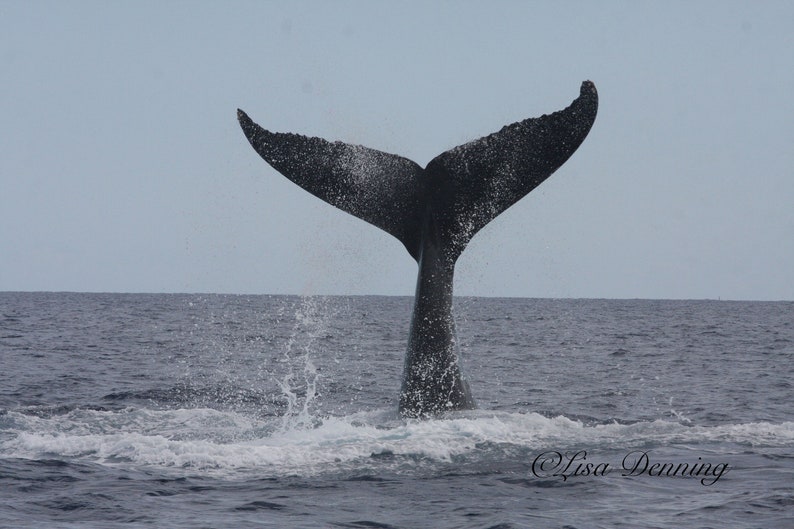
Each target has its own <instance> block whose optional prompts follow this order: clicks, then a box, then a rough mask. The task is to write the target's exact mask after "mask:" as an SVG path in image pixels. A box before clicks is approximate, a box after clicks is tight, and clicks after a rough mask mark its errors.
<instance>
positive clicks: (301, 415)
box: [276, 296, 327, 432]
mask: <svg viewBox="0 0 794 529" xmlns="http://www.w3.org/2000/svg"><path fill="white" fill-rule="evenodd" d="M325 305H326V304H325V303H324V302H323V300H322V298H319V297H315V296H307V297H302V298H301V301H300V305H299V306H298V308H297V309H296V312H295V324H294V326H293V328H292V333H291V334H290V337H289V339H288V340H287V343H286V345H285V347H284V354H283V355H282V357H281V362H282V363H284V364H285V366H286V374H285V375H284V376H283V377H281V378H280V379H276V383H277V384H278V386H279V388H280V389H281V391H282V393H283V395H284V397H285V398H286V401H287V409H286V411H285V412H284V415H283V416H282V417H281V428H280V430H281V431H282V432H284V431H289V430H296V429H309V428H313V427H315V426H316V424H315V419H314V418H313V416H312V409H313V405H314V404H315V401H316V400H317V398H318V397H319V394H318V392H317V383H318V380H319V378H320V373H319V371H318V369H317V367H316V366H315V365H314V362H313V361H312V355H315V354H321V353H322V347H321V345H320V338H321V337H323V336H324V335H325V334H326V327H327V323H326V318H325V316H324V315H325V310H324V308H325Z"/></svg>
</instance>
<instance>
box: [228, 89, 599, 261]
mask: <svg viewBox="0 0 794 529" xmlns="http://www.w3.org/2000/svg"><path fill="white" fill-rule="evenodd" d="M597 110H598V94H597V92H596V89H595V85H594V84H593V83H592V82H590V81H585V82H584V83H582V86H581V90H580V95H579V97H578V98H577V99H575V100H574V101H573V103H571V105H570V106H568V107H567V108H565V109H564V110H561V111H559V112H555V113H553V114H549V115H543V116H541V117H538V118H531V119H526V120H524V121H519V122H517V123H514V124H512V125H507V126H506V127H504V128H502V130H500V131H499V132H495V133H493V134H490V135H488V136H485V137H483V138H480V139H478V140H474V141H472V142H469V143H466V144H464V145H460V146H458V147H455V148H453V149H450V150H448V151H446V152H444V153H442V154H440V155H438V156H437V157H436V158H434V159H433V160H432V161H431V162H430V163H429V164H428V165H427V167H426V168H425V169H422V168H421V167H420V166H419V165H418V164H416V163H415V162H413V161H411V160H408V159H407V158H403V157H401V156H397V155H395V154H389V153H385V152H382V151H378V150H375V149H370V148H367V147H363V146H360V145H351V144H347V143H342V142H338V141H337V142H329V141H327V140H324V139H322V138H313V137H306V136H301V135H298V134H289V133H278V132H270V131H268V130H265V129H263V128H262V127H260V126H259V125H257V124H256V123H254V122H253V121H252V120H251V118H249V117H248V116H247V115H246V114H245V112H243V111H242V110H238V111H237V116H238V119H239V121H240V126H241V127H242V129H243V132H244V133H245V136H246V137H247V138H248V141H249V142H250V143H251V146H252V147H253V148H254V149H255V150H256V152H257V153H259V155H260V156H261V157H262V158H263V159H264V160H265V161H266V162H267V163H268V164H270V165H271V166H272V167H273V168H274V169H276V170H277V171H278V172H280V173H281V174H283V175H284V176H286V177H287V178H288V179H290V180H291V181H293V182H294V183H296V184H298V185H299V186H300V187H302V188H303V189H305V190H306V191H308V192H309V193H311V194H313V195H314V196H316V197H318V198H321V199H322V200H324V201H326V202H328V203H329V204H331V205H333V206H336V207H337V208H339V209H341V210H343V211H345V212H347V213H350V214H351V215H353V216H356V217H358V218H360V219H362V220H365V221H367V222H369V223H370V224H373V225H375V226H377V227H378V228H381V229H382V230H384V231H386V232H387V233H389V234H391V235H393V236H394V237H396V238H397V239H398V240H399V241H400V242H402V243H403V245H404V246H405V248H406V249H407V250H408V253H410V254H411V256H412V257H413V258H414V259H415V260H417V262H418V261H419V259H420V257H421V252H422V246H423V243H422V239H423V237H425V236H426V235H427V234H426V233H423V231H425V230H426V226H428V225H429V224H428V222H427V216H428V215H430V216H432V222H431V223H430V225H432V226H433V230H434V232H435V236H436V237H437V238H438V240H439V241H441V242H442V243H443V244H444V246H445V252H444V253H445V254H446V256H447V257H448V258H451V259H452V261H453V262H454V260H456V259H457V258H458V256H459V255H460V254H461V252H462V251H463V250H464V249H465V247H466V245H467V244H468V242H469V241H470V240H471V238H472V237H473V236H474V235H475V234H476V233H477V232H478V231H479V230H480V229H482V228H483V227H484V226H485V225H486V224H488V223H489V222H490V221H491V220H493V219H494V218H496V217H497V216H498V215H499V214H500V213H502V212H503V211H505V210H506V209H507V208H509V207H510V206H512V205H513V204H515V203H516V202H518V201H519V200H520V199H521V198H522V197H524V196H525V195H526V194H527V193H529V192H530V191H532V190H533V189H535V188H536V187H537V186H538V185H540V184H541V183H542V182H543V181H544V180H545V179H546V178H548V177H549V176H551V174H552V173H553V172H554V171H556V170H557V169H558V168H559V167H560V166H561V165H562V164H563V163H564V162H565V161H566V160H567V159H568V158H570V156H571V155H572V154H573V153H574V151H576V149H577V148H578V147H579V145H581V143H582V142H583V141H584V139H585V137H586V136H587V134H588V132H589V131H590V128H591V127H592V125H593V122H594V121H595V116H596V112H597Z"/></svg>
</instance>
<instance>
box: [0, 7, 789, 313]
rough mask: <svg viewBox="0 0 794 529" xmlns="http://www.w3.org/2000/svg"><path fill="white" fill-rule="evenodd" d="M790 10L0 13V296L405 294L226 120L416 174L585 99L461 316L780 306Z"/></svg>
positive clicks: (492, 247)
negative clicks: (615, 301) (574, 304)
mask: <svg viewBox="0 0 794 529" xmlns="http://www.w3.org/2000/svg"><path fill="white" fill-rule="evenodd" d="M792 28H794V2H790V1H779V2H775V1H746V2H735V1H724V0H721V1H699V2H675V1H671V2H642V1H637V2H634V1H632V2H628V1H622V2H617V1H604V2H583V1H555V2H551V1H548V2H519V1H515V2H507V1H488V2H484V1H483V2H473V1H463V2H443V1H438V2H418V1H416V2H411V1H405V2H385V1H384V2H364V1H339V2H322V1H319V0H318V1H314V2H261V1H255V2H242V1H229V2H209V1H208V2H200V1H195V2H192V1H191V2H188V1H165V2H163V1H156V2H147V1H140V2H105V1H98V2H89V1H73V2H60V1H56V2H48V1H37V2H21V1H9V0H0V71H1V72H2V83H0V120H1V123H2V136H0V291H85V292H217V293H241V294H300V295H324V294H355V295H364V294H385V295H412V294H413V292H414V286H415V281H416V263H415V262H414V261H413V260H412V259H411V257H410V256H409V255H408V253H407V252H406V251H405V249H404V248H403V246H402V244H400V243H399V241H397V240H396V239H394V238H392V237H391V236H390V235H388V234H386V233H385V232H382V231H380V230H378V229H377V228H374V227H372V226H370V225H368V224H366V223H365V222H363V221H361V220H359V219H356V218H354V217H352V216H350V215H348V214H346V213H343V212H341V211H339V210H337V209H335V208H333V207H332V206H329V205H327V204H325V203H324V202H322V201H320V200H319V199H317V198H315V197H313V196H311V195H310V194H308V193H306V192H305V191H303V190H302V189H300V188H299V187H297V186H296V185H294V184H292V183H291V182H289V181H288V180H286V179H285V178H284V177H282V176H281V175H279V174H278V173H277V172H276V171H275V170H273V169H272V168H270V167H269V166H268V165H267V164H265V162H264V161H262V160H261V158H259V156H258V155H257V154H256V153H255V152H254V151H253V149H251V147H250V145H249V144H248V142H247V141H246V139H245V137H244V136H243V134H242V132H241V131H240V128H239V126H238V124H237V121H236V109H237V108H238V107H239V108H242V109H244V110H245V111H246V112H247V113H248V114H249V115H250V116H251V118H252V119H253V120H254V121H256V122H257V123H259V124H260V125H262V126H263V127H265V128H267V129H270V130H273V131H280V132H296V133H301V134H306V135H311V136H320V137H324V138H327V139H329V140H342V141H346V142H349V143H356V144H362V145H366V146H368V147H372V148H375V149H379V150H383V151H387V152H391V153H396V154H399V155H401V156H405V157H407V158H410V159H412V160H414V161H416V162H417V163H419V164H420V165H422V166H424V165H426V164H427V163H428V162H429V161H430V160H431V159H432V158H433V157H435V156H436V155H437V154H440V153H441V152H443V151H445V150H447V149H449V148H452V147H454V146H456V145H459V144H461V143H465V142H467V141H470V140H473V139H476V138H478V137H481V136H484V135H486V134H489V133H491V132H494V131H496V130H499V129H500V128H501V127H502V126H503V125H506V124H509V123H513V122H515V121H520V120H523V119H526V118H530V117H535V116H540V115H542V114H548V113H551V112H554V111H556V110H560V109H562V108H564V107H566V106H568V105H569V104H570V102H571V101H572V100H573V99H575V98H576V97H577V96H578V94H579V86H580V84H581V82H582V81H584V80H586V79H589V80H592V81H593V82H594V83H595V84H596V87H597V88H598V92H599V113H598V117H597V119H596V122H595V125H594V126H593V129H592V130H591V132H590V135H589V136H588V138H587V139H586V140H585V142H584V143H583V144H582V146H581V147H580V148H579V150H578V151H577V152H576V153H575V154H574V155H573V156H572V157H571V159H570V160H569V161H568V162H567V163H566V164H565V165H563V166H562V167H561V168H560V169H559V170H558V171H557V172H556V173H555V174H554V175H552V176H551V177H550V178H549V179H548V180H547V181H546V182H544V183H543V184H542V185H541V186H540V187H538V188H537V189H536V190H535V191H533V192H532V193H531V194H529V195H528V196H527V197H525V198H524V199H522V200H521V201H520V202H518V203H517V204H516V205H514V206H513V207H511V208H510V209H509V210H508V211H506V212H505V213H503V214H502V215H501V216H500V217H498V218H497V219H496V220H494V221H493V222H492V223H491V224H489V225H488V226H487V227H486V228H484V229H483V230H482V231H481V232H480V233H479V234H477V235H476V236H475V237H474V239H473V240H472V241H471V243H470V245H469V247H468V248H467V249H466V251H465V252H464V253H463V255H462V256H461V258H460V260H459V261H458V265H457V269H456V278H455V292H456V294H458V295H474V296H520V297H550V298H654V299H655V298H659V299H671V298H672V299H738V300H794V98H792V96H791V93H792V90H793V89H794V67H793V66H794V31H793V30H792Z"/></svg>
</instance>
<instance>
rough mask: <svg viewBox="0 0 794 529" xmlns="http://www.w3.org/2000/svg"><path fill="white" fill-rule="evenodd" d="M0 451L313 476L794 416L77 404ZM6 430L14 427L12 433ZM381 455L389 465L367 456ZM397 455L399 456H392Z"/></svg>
mask: <svg viewBox="0 0 794 529" xmlns="http://www.w3.org/2000/svg"><path fill="white" fill-rule="evenodd" d="M6 419H10V423H9V422H8V420H7V421H6V424H5V425H4V427H3V430H4V433H5V435H4V436H3V437H4V438H5V440H4V441H2V442H0V452H2V453H3V454H4V456H5V457H21V458H30V459H38V458H53V457H56V458H58V457H59V458H76V459H79V460H84V461H90V462H96V463H100V464H107V465H125V464H126V465H134V466H157V467H166V468H184V469H190V470H191V471H206V472H211V473H229V472H231V473H239V472H247V471H255V472H256V473H257V474H258V475H260V476H261V475H284V474H300V475H312V474H316V473H318V472H325V471H329V470H331V471H332V470H333V469H338V468H347V469H350V468H361V469H362V470H364V471H366V470H371V469H372V468H373V466H378V465H385V464H390V465H395V464H396V465H408V466H416V465H418V464H420V463H418V461H423V462H427V461H428V460H429V461H430V462H436V463H441V464H443V463H446V462H449V461H451V460H453V459H455V458H461V457H462V458H477V457H482V455H483V452H485V453H487V454H489V458H490V459H494V458H508V457H510V455H509V452H510V450H511V449H513V448H518V449H520V450H521V451H522V453H526V451H536V450H540V449H548V448H549V447H553V448H554V449H573V448H578V447H582V446H586V447H599V448H602V449H624V448H629V447H636V446H644V445H647V444H648V443H654V444H661V445H664V444H673V443H710V442H715V443H720V442H730V443H737V444H744V445H752V446H759V445H763V446H772V447H784V446H794V423H792V422H786V423H782V424H773V423H746V424H726V425H718V426H697V425H695V426H690V425H684V424H680V423H677V422H671V421H665V420H661V419H660V420H655V421H648V422H639V423H634V424H618V423H611V424H598V425H585V424H584V423H582V422H580V421H577V420H572V419H569V418H567V417H564V416H558V417H553V418H547V417H544V416H542V415H539V414H536V413H501V412H488V411H484V410H477V411H472V412H465V413H460V414H454V415H452V416H450V417H447V418H444V419H436V420H426V421H415V420H410V421H404V420H400V419H397V418H396V417H395V416H394V414H393V412H391V411H385V410H381V411H375V412H366V413H357V414H353V415H349V416H346V417H327V418H324V419H322V420H319V419H316V420H315V423H316V426H315V427H311V428H293V429H285V428H282V427H281V424H282V423H281V421H280V420H274V419H269V420H262V419H257V418H253V417H248V416H245V415H242V414H239V413H236V412H229V411H218V410H213V409H201V408H200V409H182V410H147V409H133V408H128V409H126V410H122V411H93V410H75V411H72V412H70V413H68V414H64V415H59V416H54V417H50V418H41V417H37V416H31V415H25V414H21V413H18V412H9V414H8V416H7V418H6ZM8 434H11V435H10V436H9V435H8ZM384 454H388V455H389V456H390V458H389V460H390V461H391V463H385V462H383V461H381V459H382V458H380V459H379V458H373V457H372V456H377V455H384ZM395 461H397V463H395Z"/></svg>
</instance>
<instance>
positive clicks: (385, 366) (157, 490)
mask: <svg viewBox="0 0 794 529" xmlns="http://www.w3.org/2000/svg"><path fill="white" fill-rule="evenodd" d="M411 304H412V298H410V297H379V296H364V297H304V298H301V297H292V296H231V295H203V294H201V295H200V294H195V295H176V294H145V295H144V294H140V295H138V294H79V293H14V292H5V293H0V527H8V528H27V527H31V528H33V527H35V528H48V527H52V528H56V527H57V528H78V527H79V528H112V527H168V528H245V527H274V528H275V527H278V528H285V527H296V528H326V527H327V528H430V527H432V528H491V529H497V528H499V529H510V528H567V529H573V528H577V529H584V528H632V529H636V528H657V527H658V528H662V527H664V528H668V527H677V528H690V527H692V528H707V527H713V528H773V527H774V528H786V527H794V411H792V402H794V399H792V397H793V396H794V391H793V389H794V388H793V387H792V383H793V380H794V376H793V375H794V302H734V301H709V300H704V301H657V300H577V299H559V300H557V299H517V298H516V299H497V298H457V299H456V301H455V304H456V305H455V311H456V321H457V327H458V338H459V345H460V349H461V352H462V357H463V370H464V374H465V375H466V377H467V378H468V380H469V383H470V386H471V389H472V393H473V395H474V398H475V399H476V400H477V404H478V409H476V410H473V411H467V412H456V413H450V414H449V415H447V416H443V417H439V418H436V419H432V420H404V419H402V418H400V417H399V416H398V415H397V413H396V408H397V397H398V391H399V388H400V378H401V374H402V368H403V355H404V352H405V346H406V342H407V336H408V325H409V320H410V313H411Z"/></svg>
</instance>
